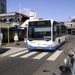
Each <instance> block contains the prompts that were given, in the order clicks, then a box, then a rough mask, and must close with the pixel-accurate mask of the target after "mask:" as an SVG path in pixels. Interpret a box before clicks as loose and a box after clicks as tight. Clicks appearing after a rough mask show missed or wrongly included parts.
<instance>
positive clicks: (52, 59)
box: [47, 50, 63, 61]
mask: <svg viewBox="0 0 75 75" xmlns="http://www.w3.org/2000/svg"><path fill="white" fill-rule="evenodd" d="M62 52H63V51H58V50H57V51H56V52H55V53H54V54H52V55H51V56H50V57H49V58H48V59H47V60H51V61H54V60H55V59H56V58H57V57H58V56H59V55H60V54H61V53H62Z"/></svg>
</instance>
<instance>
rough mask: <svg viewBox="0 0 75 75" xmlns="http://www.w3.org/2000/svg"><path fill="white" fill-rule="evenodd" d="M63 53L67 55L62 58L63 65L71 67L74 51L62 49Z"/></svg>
mask: <svg viewBox="0 0 75 75" xmlns="http://www.w3.org/2000/svg"><path fill="white" fill-rule="evenodd" d="M64 53H65V54H66V55H67V57H66V58H65V59H64V63H65V65H66V66H69V67H70V68H72V67H73V64H74V54H75V52H70V53H66V52H65V51H64Z"/></svg>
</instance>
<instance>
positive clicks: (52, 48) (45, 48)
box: [28, 45, 58, 50]
mask: <svg viewBox="0 0 75 75" xmlns="http://www.w3.org/2000/svg"><path fill="white" fill-rule="evenodd" d="M57 47H58V45H57V46H53V47H49V46H47V47H39V48H40V49H41V50H55V49H56V48H57ZM28 49H29V50H36V49H38V47H35V46H28Z"/></svg>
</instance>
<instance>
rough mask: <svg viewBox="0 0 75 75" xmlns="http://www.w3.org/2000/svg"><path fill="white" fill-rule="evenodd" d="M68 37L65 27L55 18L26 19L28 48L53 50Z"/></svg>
mask: <svg viewBox="0 0 75 75" xmlns="http://www.w3.org/2000/svg"><path fill="white" fill-rule="evenodd" d="M67 39H68V30H67V27H66V26H65V25H63V24H61V23H60V22H57V21H55V20H43V19H40V20H32V21H28V27H27V47H28V50H29V51H31V50H55V49H56V48H58V47H59V46H60V45H61V44H62V43H64V42H66V41H67Z"/></svg>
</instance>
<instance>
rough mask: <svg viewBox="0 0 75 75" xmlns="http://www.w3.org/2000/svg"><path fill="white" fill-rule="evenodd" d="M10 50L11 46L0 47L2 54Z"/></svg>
mask: <svg viewBox="0 0 75 75" xmlns="http://www.w3.org/2000/svg"><path fill="white" fill-rule="evenodd" d="M8 50H10V48H0V54H3V53H5V52H6V51H8Z"/></svg>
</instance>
